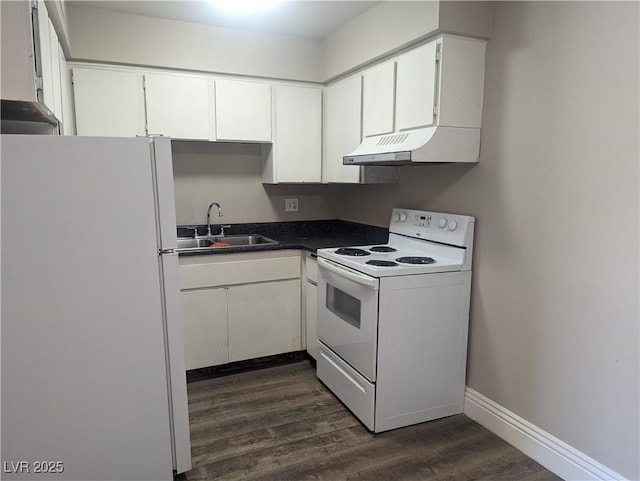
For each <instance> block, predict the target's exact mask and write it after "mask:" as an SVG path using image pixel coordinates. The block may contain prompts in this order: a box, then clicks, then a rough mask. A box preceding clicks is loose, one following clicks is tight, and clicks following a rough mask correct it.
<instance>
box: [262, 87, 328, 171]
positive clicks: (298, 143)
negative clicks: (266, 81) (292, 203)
mask: <svg viewBox="0 0 640 481" xmlns="http://www.w3.org/2000/svg"><path fill="white" fill-rule="evenodd" d="M272 89H273V109H274V112H273V144H272V145H264V146H263V160H264V166H263V182H265V183H283V182H290V183H293V182H296V183H299V182H320V181H321V180H322V156H321V151H322V138H321V137H322V90H320V89H318V88H311V87H291V86H285V85H275V86H273V87H272Z"/></svg>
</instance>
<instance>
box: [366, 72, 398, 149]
mask: <svg viewBox="0 0 640 481" xmlns="http://www.w3.org/2000/svg"><path fill="white" fill-rule="evenodd" d="M395 73H396V65H395V62H386V63H383V64H381V65H378V66H376V67H373V68H370V69H368V70H366V71H365V72H364V74H363V76H362V135H363V136H364V137H371V136H374V135H381V134H390V133H391V132H393V128H394V118H393V114H394V108H393V107H394V104H393V97H394V90H395Z"/></svg>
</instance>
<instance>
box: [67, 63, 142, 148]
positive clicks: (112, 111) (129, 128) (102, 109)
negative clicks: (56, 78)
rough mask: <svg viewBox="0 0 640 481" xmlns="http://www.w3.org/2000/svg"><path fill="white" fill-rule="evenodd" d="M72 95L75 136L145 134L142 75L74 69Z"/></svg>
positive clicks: (120, 71)
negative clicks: (73, 99)
mask: <svg viewBox="0 0 640 481" xmlns="http://www.w3.org/2000/svg"><path fill="white" fill-rule="evenodd" d="M73 93H74V98H75V108H76V130H77V133H78V135H96V136H107V137H135V136H136V135H140V136H144V135H146V132H145V126H144V123H145V122H144V91H143V88H142V74H140V73H137V72H127V71H122V70H102V69H91V68H74V69H73Z"/></svg>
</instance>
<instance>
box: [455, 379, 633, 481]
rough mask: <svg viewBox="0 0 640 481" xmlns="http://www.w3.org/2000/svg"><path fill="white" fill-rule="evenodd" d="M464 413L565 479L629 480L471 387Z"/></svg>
mask: <svg viewBox="0 0 640 481" xmlns="http://www.w3.org/2000/svg"><path fill="white" fill-rule="evenodd" d="M464 413H465V414H466V415H467V416H468V417H469V418H471V419H473V420H474V421H476V422H477V423H478V424H480V425H482V426H484V427H485V428H487V429H488V430H489V431H491V432H493V433H494V434H496V435H498V436H500V437H501V438H502V439H504V440H505V441H507V442H508V443H509V444H511V445H513V446H514V447H516V448H517V449H519V450H520V451H522V452H523V453H524V454H526V455H527V456H529V457H530V458H532V459H534V460H535V461H537V462H538V463H540V464H541V465H543V466H544V467H545V468H547V469H548V470H549V471H551V472H553V473H555V474H556V475H558V476H560V477H561V478H562V479H566V480H576V481H577V480H580V481H587V480H589V481H591V480H616V481H618V480H619V481H624V480H625V478H624V477H623V476H621V475H620V474H618V473H616V472H614V471H612V470H611V469H609V468H607V467H606V466H604V465H602V464H600V463H599V462H597V461H596V460H595V459H592V458H590V457H589V456H587V455H586V454H584V453H582V452H581V451H578V450H577V449H575V448H574V447H572V446H569V445H568V444H567V443H565V442H563V441H561V440H560V439H558V438H556V437H555V436H552V435H551V434H549V433H547V432H546V431H544V430H542V429H540V428H539V427H537V426H534V425H533V424H531V423H530V422H528V421H526V420H524V419H522V418H521V417H520V416H518V415H516V414H514V413H512V412H511V411H509V410H508V409H505V408H503V407H502V406H500V405H499V404H497V403H495V402H494V401H492V400H491V399H489V398H487V397H485V396H483V395H482V394H480V393H479V392H477V391H475V390H473V389H471V388H469V387H467V388H466V390H465V403H464Z"/></svg>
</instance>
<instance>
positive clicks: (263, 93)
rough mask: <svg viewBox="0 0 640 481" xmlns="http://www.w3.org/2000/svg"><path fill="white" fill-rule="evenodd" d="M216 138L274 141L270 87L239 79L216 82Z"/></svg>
mask: <svg viewBox="0 0 640 481" xmlns="http://www.w3.org/2000/svg"><path fill="white" fill-rule="evenodd" d="M215 111H216V138H217V139H218V140H230V141H246V142H271V86H270V85H269V84H262V83H256V82H245V81H240V80H216V81H215Z"/></svg>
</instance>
